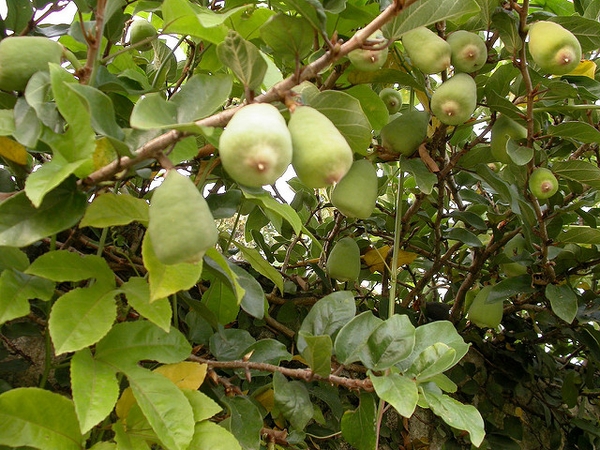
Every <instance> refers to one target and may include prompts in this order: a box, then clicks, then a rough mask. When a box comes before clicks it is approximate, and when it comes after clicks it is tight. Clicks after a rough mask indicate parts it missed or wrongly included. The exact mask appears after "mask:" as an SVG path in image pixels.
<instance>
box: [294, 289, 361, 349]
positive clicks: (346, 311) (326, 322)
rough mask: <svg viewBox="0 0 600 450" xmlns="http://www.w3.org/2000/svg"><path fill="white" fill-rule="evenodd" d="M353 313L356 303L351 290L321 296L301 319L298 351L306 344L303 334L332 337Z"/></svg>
mask: <svg viewBox="0 0 600 450" xmlns="http://www.w3.org/2000/svg"><path fill="white" fill-rule="evenodd" d="M355 314H356V305H355V303H354V295H353V294H352V292H351V291H339V292H334V293H333V294H329V295H327V296H325V297H323V298H322V299H320V300H319V301H318V302H317V303H315V304H314V305H313V307H312V309H311V310H310V311H309V312H308V314H307V315H306V317H305V318H304V320H303V321H302V325H301V326H300V330H299V333H298V343H297V346H298V351H299V352H300V353H302V352H303V351H304V349H305V348H306V346H307V343H306V341H305V339H304V336H307V335H308V336H320V335H329V336H332V337H333V336H334V334H335V333H336V332H337V331H338V330H339V329H340V328H342V327H343V326H344V325H346V324H347V323H348V322H350V320H352V318H353V317H354V315H355ZM302 332H304V333H302Z"/></svg>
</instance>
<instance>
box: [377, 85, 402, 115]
mask: <svg viewBox="0 0 600 450" xmlns="http://www.w3.org/2000/svg"><path fill="white" fill-rule="evenodd" d="M379 98H380V99H381V100H383V103H384V104H385V107H386V108H387V110H388V112H389V113H390V114H396V113H397V112H398V111H400V107H401V106H402V94H400V92H398V91H397V90H396V89H394V88H384V89H382V90H381V92H379Z"/></svg>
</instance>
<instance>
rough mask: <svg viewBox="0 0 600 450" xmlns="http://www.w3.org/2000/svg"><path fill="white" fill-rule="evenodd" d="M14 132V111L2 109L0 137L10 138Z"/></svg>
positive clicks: (0, 113)
mask: <svg viewBox="0 0 600 450" xmlns="http://www.w3.org/2000/svg"><path fill="white" fill-rule="evenodd" d="M14 132H15V115H14V111H13V110H12V109H0V136H10V135H11V134H13V133H14Z"/></svg>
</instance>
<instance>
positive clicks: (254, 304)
mask: <svg viewBox="0 0 600 450" xmlns="http://www.w3.org/2000/svg"><path fill="white" fill-rule="evenodd" d="M270 267H272V266H270ZM231 270H232V271H233V272H234V273H235V274H236V275H237V277H238V278H237V280H238V283H239V284H240V286H241V287H242V289H244V296H243V297H242V302H241V303H240V306H241V307H242V309H243V310H244V311H246V312H247V313H248V314H250V315H251V316H252V317H256V318H257V319H262V318H263V317H264V316H265V310H266V309H268V307H269V306H268V303H267V298H266V297H265V292H264V291H263V288H262V286H261V285H260V283H259V282H258V281H256V278H254V277H253V276H252V275H250V274H249V273H248V272H246V271H245V270H244V269H242V268H241V267H240V266H238V265H237V264H233V263H232V264H231Z"/></svg>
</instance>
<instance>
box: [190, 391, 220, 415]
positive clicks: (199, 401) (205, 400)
mask: <svg viewBox="0 0 600 450" xmlns="http://www.w3.org/2000/svg"><path fill="white" fill-rule="evenodd" d="M182 392H183V395H185V397H186V398H187V399H188V402H190V405H191V406H192V410H193V411H194V420H195V421H196V422H201V421H203V420H207V419H210V418H211V417H212V416H214V415H215V414H218V413H220V412H221V411H223V408H221V407H220V406H219V404H218V403H217V402H215V401H214V400H213V399H212V398H210V397H209V396H208V395H206V394H204V393H203V392H200V391H193V390H191V389H182Z"/></svg>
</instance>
